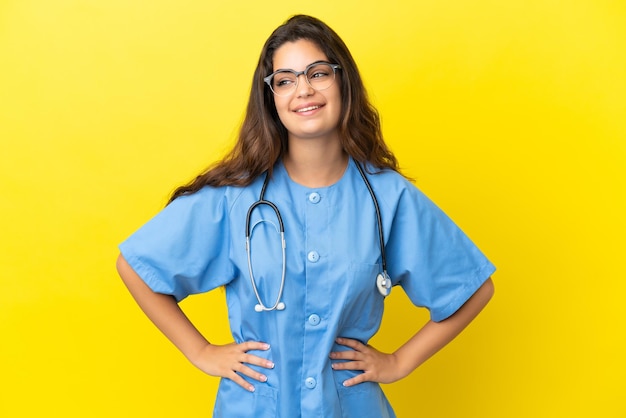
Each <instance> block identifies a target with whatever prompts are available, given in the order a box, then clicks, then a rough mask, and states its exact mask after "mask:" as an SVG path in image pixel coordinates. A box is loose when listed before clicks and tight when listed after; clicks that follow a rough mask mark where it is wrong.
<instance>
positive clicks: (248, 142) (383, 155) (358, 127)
mask: <svg viewBox="0 0 626 418" xmlns="http://www.w3.org/2000/svg"><path fill="white" fill-rule="evenodd" d="M301 39H305V40H308V41H311V42H313V43H315V44H316V45H317V46H318V47H319V48H320V50H322V51H323V52H324V54H326V56H327V57H328V60H329V61H330V62H332V63H334V64H339V65H340V66H341V70H339V71H341V76H340V77H337V80H339V82H340V84H341V86H340V90H341V98H342V101H341V102H342V105H341V115H340V119H339V120H340V125H339V127H338V129H339V137H340V141H341V145H342V147H343V149H344V150H345V151H346V153H347V154H348V155H350V156H351V157H352V158H354V159H355V160H356V161H358V162H360V163H368V164H369V165H371V166H373V167H374V168H376V169H383V168H389V169H392V170H395V171H398V162H397V160H396V158H395V156H394V155H393V153H392V152H391V150H390V149H389V148H388V147H387V145H386V144H385V142H384V140H383V135H382V131H381V127H380V118H379V116H378V112H377V111H376V109H375V108H374V106H372V104H371V103H370V101H369V99H368V97H367V92H366V90H365V87H364V85H363V81H362V79H361V76H360V74H359V71H358V68H357V66H356V63H355V61H354V59H353V58H352V55H351V54H350V51H349V50H348V47H347V46H346V45H345V43H344V42H343V41H342V40H341V38H340V37H339V35H337V34H336V33H335V31H333V30H332V29H331V28H330V27H328V25H326V24H325V23H324V22H322V21H320V20H319V19H316V18H314V17H311V16H305V15H295V16H293V17H291V18H290V19H289V20H287V21H286V22H285V23H284V24H283V25H281V26H279V27H278V28H277V29H276V30H274V32H273V33H272V34H271V35H270V37H269V38H268V39H267V41H266V42H265V45H264V46H263V50H262V51H261V56H260V57H259V62H258V64H257V67H256V70H255V71H254V76H253V79H252V88H251V89H250V98H249V100H248V106H247V109H246V114H245V118H244V120H243V123H242V126H241V130H240V131H239V137H238V139H237V142H236V143H235V146H234V147H233V149H232V150H231V151H230V152H229V153H228V154H226V156H225V157H224V158H223V159H222V160H220V161H218V162H217V163H215V164H214V165H212V166H211V167H209V168H208V169H207V170H206V171H204V172H203V173H201V174H200V175H198V176H197V177H196V178H195V179H194V180H193V181H191V182H190V183H188V184H186V185H184V186H181V187H179V188H177V189H176V190H175V191H174V193H173V194H172V197H171V198H170V202H171V201H173V200H174V199H176V198H177V197H179V196H182V195H185V194H191V193H195V192H197V191H198V190H200V189H201V188H203V187H204V186H214V187H220V186H227V185H228V186H247V185H249V184H250V183H252V182H253V181H254V179H255V178H257V177H258V176H259V175H260V174H262V173H263V172H265V171H268V174H269V175H271V174H272V168H273V167H274V164H275V163H276V161H278V159H279V158H281V157H282V156H283V155H284V153H285V152H286V151H287V136H288V133H287V129H286V128H285V127H284V126H283V124H282V123H281V121H280V119H279V117H278V113H277V111H276V106H275V104H274V94H273V93H272V91H271V89H270V88H269V87H268V86H267V84H266V83H265V82H264V81H263V78H264V77H265V76H267V75H268V74H271V73H272V72H273V59H274V53H275V52H276V50H277V49H278V48H280V47H281V46H282V45H283V44H285V43H287V42H295V41H298V40H301Z"/></svg>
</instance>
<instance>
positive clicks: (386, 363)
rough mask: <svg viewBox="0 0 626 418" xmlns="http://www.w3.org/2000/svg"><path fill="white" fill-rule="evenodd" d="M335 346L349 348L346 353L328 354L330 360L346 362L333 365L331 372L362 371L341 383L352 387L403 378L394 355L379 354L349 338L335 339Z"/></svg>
mask: <svg viewBox="0 0 626 418" xmlns="http://www.w3.org/2000/svg"><path fill="white" fill-rule="evenodd" d="M336 342H337V344H339V345H343V346H346V347H349V348H351V349H352V350H347V351H334V352H332V353H330V358H331V359H332V360H347V361H342V362H335V363H333V365H332V367H333V370H362V371H363V373H361V374H359V375H357V376H355V377H353V378H351V379H348V380H346V381H345V382H343V385H344V386H354V385H357V384H359V383H363V382H378V383H392V382H395V381H397V380H400V379H402V378H403V377H405V375H406V374H403V373H402V371H401V370H400V364H399V361H398V358H397V356H396V355H395V354H387V353H381V352H380V351H378V350H376V349H375V348H374V347H372V346H369V345H365V344H363V343H361V342H359V341H357V340H353V339H351V338H337V341H336Z"/></svg>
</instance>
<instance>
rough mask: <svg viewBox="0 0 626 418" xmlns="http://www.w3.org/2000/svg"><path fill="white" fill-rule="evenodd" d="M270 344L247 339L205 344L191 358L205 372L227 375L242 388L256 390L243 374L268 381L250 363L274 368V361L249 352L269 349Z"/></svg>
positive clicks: (226, 376)
mask: <svg viewBox="0 0 626 418" xmlns="http://www.w3.org/2000/svg"><path fill="white" fill-rule="evenodd" d="M269 348H270V345H269V344H266V343H262V342H257V341H247V342H244V343H241V344H235V343H231V344H227V345H214V344H207V345H205V346H204V347H203V348H202V349H201V350H200V352H199V353H198V354H197V355H196V356H194V358H193V359H190V360H191V362H192V363H193V365H194V366H196V367H197V368H199V369H200V370H202V371H203V372H205V373H207V374H209V375H211V376H218V377H225V378H227V379H230V380H232V381H233V382H235V383H237V384H238V385H239V386H241V387H242V388H244V389H246V390H248V391H250V392H254V386H253V385H251V384H250V383H249V382H248V381H246V380H245V379H244V378H243V377H242V376H241V375H244V376H247V377H249V378H251V379H254V380H258V381H259V382H267V376H266V375H264V374H263V373H259V372H257V371H255V370H253V369H252V368H251V367H249V366H248V365H254V366H258V367H263V368H266V369H273V368H274V363H273V362H271V361H270V360H267V359H264V358H261V357H258V356H255V355H253V354H248V352H249V351H252V350H262V351H266V350H269Z"/></svg>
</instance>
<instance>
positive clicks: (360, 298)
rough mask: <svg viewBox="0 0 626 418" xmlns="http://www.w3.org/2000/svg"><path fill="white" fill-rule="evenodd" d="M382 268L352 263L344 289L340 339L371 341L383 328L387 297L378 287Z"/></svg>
mask: <svg viewBox="0 0 626 418" xmlns="http://www.w3.org/2000/svg"><path fill="white" fill-rule="evenodd" d="M379 272H380V265H378V264H367V263H354V262H353V263H350V266H349V271H348V274H347V280H345V281H344V286H342V289H341V291H342V293H343V295H342V299H343V308H342V312H341V318H342V321H341V322H342V323H341V327H340V334H341V335H340V336H342V337H349V338H357V339H359V340H361V341H364V342H365V341H367V340H369V339H370V338H371V337H372V336H373V335H374V334H375V333H376V331H378V328H379V327H380V322H381V320H382V316H383V309H384V301H385V298H384V297H383V296H382V295H381V294H380V292H379V291H378V289H377V287H376V276H377V275H378V273H379Z"/></svg>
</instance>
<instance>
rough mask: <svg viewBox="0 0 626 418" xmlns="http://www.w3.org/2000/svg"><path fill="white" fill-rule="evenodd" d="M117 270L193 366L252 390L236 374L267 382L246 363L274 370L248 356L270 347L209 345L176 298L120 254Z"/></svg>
mask: <svg viewBox="0 0 626 418" xmlns="http://www.w3.org/2000/svg"><path fill="white" fill-rule="evenodd" d="M117 271H118V273H119V275H120V277H121V278H122V281H123V282H124V284H125V285H126V287H127V288H128V290H129V291H130V293H131V295H132V296H133V298H134V299H135V301H136V302H137V304H138V305H139V307H140V308H141V309H142V310H143V312H144V313H145V314H146V316H147V317H148V318H149V319H150V320H151V321H152V322H153V323H154V324H155V325H156V326H157V328H158V329H159V330H160V331H161V332H162V333H163V334H164V335H165V336H166V337H167V338H168V339H169V340H170V341H171V342H172V343H173V344H174V345H175V346H176V347H177V348H178V349H179V350H180V351H181V352H182V353H183V355H185V357H187V359H189V361H190V362H191V363H192V364H193V365H194V366H196V367H197V368H199V369H200V370H202V371H203V372H205V373H207V374H209V375H212V376H221V377H226V378H229V379H231V380H233V381H234V382H236V383H237V384H239V385H241V386H242V387H244V388H245V389H247V390H249V391H254V387H253V386H252V385H250V384H249V383H248V382H247V381H246V380H245V379H243V378H242V377H241V376H240V375H239V374H237V372H239V373H241V374H244V375H246V376H248V377H250V378H252V379H255V380H258V381H261V382H264V381H266V380H267V378H266V377H265V376H264V375H263V374H261V373H258V372H256V371H254V370H252V369H251V368H250V367H248V366H246V365H245V363H247V364H253V365H256V366H260V367H265V368H272V367H273V363H271V362H269V361H267V360H265V359H262V358H260V357H257V356H253V355H251V354H247V352H248V351H250V350H267V349H269V345H268V344H265V343H261V342H252V341H250V342H244V343H242V344H228V345H223V346H218V345H213V344H210V343H209V342H208V341H207V340H206V338H204V337H203V336H202V334H201V333H200V332H199V331H198V330H197V329H196V327H195V326H194V325H193V324H192V323H191V321H190V320H189V319H188V318H187V316H186V315H185V313H184V312H183V311H182V310H181V309H180V307H179V306H178V303H176V300H175V299H174V297H173V296H170V295H164V294H160V293H155V292H153V291H152V289H150V288H149V287H148V285H146V284H145V282H144V281H143V280H142V279H141V277H139V276H138V275H137V273H135V271H134V270H133V269H132V267H131V266H130V265H129V264H128V263H127V262H126V260H125V259H124V257H123V256H122V255H121V254H120V256H119V257H118V259H117Z"/></svg>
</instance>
